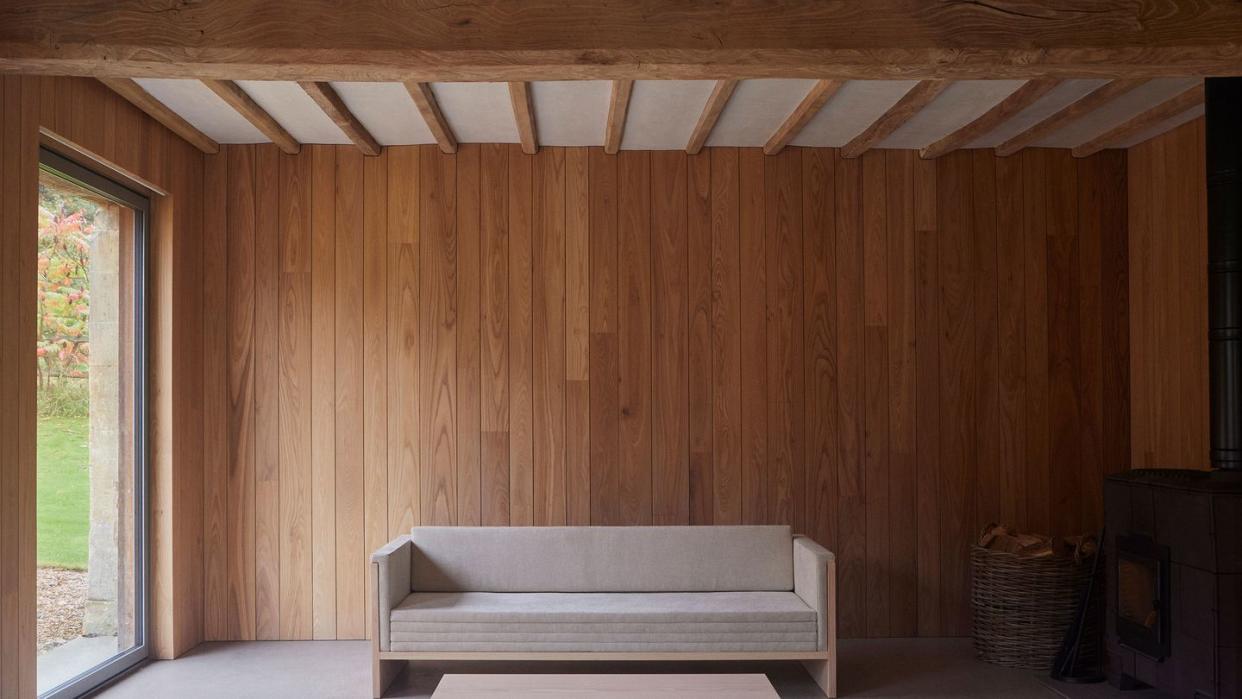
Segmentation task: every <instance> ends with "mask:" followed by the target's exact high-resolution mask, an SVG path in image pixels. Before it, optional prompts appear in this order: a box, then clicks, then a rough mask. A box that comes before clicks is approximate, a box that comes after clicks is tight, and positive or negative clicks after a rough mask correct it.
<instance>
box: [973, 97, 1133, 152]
mask: <svg viewBox="0 0 1242 699" xmlns="http://www.w3.org/2000/svg"><path fill="white" fill-rule="evenodd" d="M1145 82H1147V80H1145V79H1134V80H1114V81H1112V82H1109V83H1105V84H1103V85H1101V86H1099V87H1097V88H1096V89H1094V90H1092V91H1091V92H1088V93H1087V94H1086V95H1083V96H1082V97H1080V98H1078V99H1077V100H1075V101H1073V102H1071V103H1070V104H1068V105H1066V106H1065V107H1063V108H1061V109H1060V110H1058V111H1057V112H1056V113H1055V114H1052V115H1050V116H1048V117H1047V118H1046V119H1044V120H1043V121H1041V122H1039V123H1038V124H1035V125H1034V126H1032V127H1031V128H1029V129H1027V130H1026V131H1023V132H1022V133H1020V134H1018V135H1016V136H1014V137H1012V138H1010V139H1009V140H1008V141H1005V142H1004V143H1002V144H1000V145H999V146H997V147H996V154H997V155H1000V156H1007V155H1013V154H1014V153H1017V152H1018V151H1020V150H1022V149H1023V148H1026V147H1027V146H1029V145H1031V144H1032V143H1035V142H1036V141H1039V140H1041V139H1043V138H1044V137H1045V136H1049V135H1051V134H1054V133H1056V132H1057V131H1060V130H1061V129H1063V128H1065V127H1066V126H1068V125H1069V124H1071V123H1073V122H1075V121H1077V120H1078V119H1080V118H1082V117H1084V116H1086V115H1087V114H1090V113H1091V112H1094V111H1095V110H1097V109H1099V108H1100V107H1103V106H1104V105H1106V104H1108V103H1109V102H1112V101H1113V100H1115V99H1117V98H1118V97H1120V96H1122V95H1124V94H1126V93H1127V92H1129V91H1130V90H1133V89H1134V88H1136V87H1138V86H1139V85H1142V84H1143V83H1145Z"/></svg>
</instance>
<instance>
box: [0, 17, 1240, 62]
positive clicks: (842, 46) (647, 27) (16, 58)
mask: <svg viewBox="0 0 1242 699" xmlns="http://www.w3.org/2000/svg"><path fill="white" fill-rule="evenodd" d="M164 4H165V5H167V7H166V8H164V11H159V12H153V11H152V3H151V2H150V0H82V1H79V2H65V1H64V0H23V2H7V3H0V70H7V71H13V72H25V73H43V74H66V75H94V76H110V77H135V76H148V77H193V78H215V79H228V80H238V79H257V80H300V81H327V80H375V81H405V80H417V81H421V82H435V81H446V80H491V81H497V80H504V81H518V80H540V79H542V80H552V79H564V80H571V79H604V80H614V79H629V80H633V79H642V78H682V79H725V78H755V77H785V78H798V77H809V78H820V77H823V76H825V75H830V76H832V77H833V78H836V79H841V80H845V79H860V78H868V79H884V78H889V79H893V78H903V79H932V78H941V79H968V78H974V79H1006V78H1023V79H1025V78H1032V77H1061V78H1069V77H1104V78H1119V77H1127V78H1130V77H1154V76H1170V75H1173V76H1176V75H1183V76H1184V75H1192V76H1206V75H1239V74H1242V3H1238V2H1236V0H1199V1H1198V2H1168V0H1097V1H1096V2H1091V3H1077V4H1075V3H1061V4H1060V5H1059V6H1057V7H1052V6H1048V4H1047V3H1045V4H1039V3H1019V4H1016V5H1014V4H1013V3H1010V4H1009V5H1007V6H1006V7H1007V8H1008V9H1004V8H1002V9H999V10H998V9H997V8H996V7H995V6H994V4H990V3H983V2H915V1H913V0H873V1H872V2H868V3H866V6H865V7H862V6H860V4H859V3H849V2H822V0H772V2H762V3H760V2H745V3H685V2H677V3H650V2H610V3H600V2H598V0H564V1H563V2H553V1H552V0H530V1H529V2H523V3H521V9H520V21H514V19H515V10H514V5H513V3H512V0H443V1H442V2H435V3H421V2H420V3H414V2H404V3H333V2H329V1H328V0H307V2H306V3H304V4H305V5H307V9H306V10H305V11H301V12H290V11H289V8H288V6H287V3H274V2H270V0H213V2H200V3H184V2H183V3H164ZM1010 5H1011V6H1012V7H1010Z"/></svg>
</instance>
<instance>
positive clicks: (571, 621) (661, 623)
mask: <svg viewBox="0 0 1242 699" xmlns="http://www.w3.org/2000/svg"><path fill="white" fill-rule="evenodd" d="M391 623H392V626H391V628H392V638H391V648H392V650H401V651H442V652H449V651H495V652H500V651H511V652H517V651H527V652H529V651H550V652H551V651H559V652H570V651H589V652H604V651H614V652H615V651H683V652H689V651H712V652H721V651H804V650H815V649H816V644H817V631H816V629H817V627H816V616H815V612H814V610H812V609H811V608H810V607H808V606H807V605H806V604H805V603H804V602H803V601H802V600H801V599H800V598H799V597H798V596H797V595H795V594H793V593H792V592H770V591H757V592H657V593H557V592H534V593H489V592H460V593H435V592H422V593H414V594H411V595H410V596H409V597H407V598H406V599H405V600H404V601H403V602H402V603H401V604H400V605H398V606H397V607H396V608H395V609H393V611H392V617H391Z"/></svg>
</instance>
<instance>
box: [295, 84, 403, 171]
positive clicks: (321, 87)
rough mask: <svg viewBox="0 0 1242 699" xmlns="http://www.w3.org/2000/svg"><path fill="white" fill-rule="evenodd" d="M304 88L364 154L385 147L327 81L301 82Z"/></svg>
mask: <svg viewBox="0 0 1242 699" xmlns="http://www.w3.org/2000/svg"><path fill="white" fill-rule="evenodd" d="M298 84H299V85H301V86H302V89H303V90H305V91H306V94H308V95H310V98H311V99H313V100H315V104H317V105H319V108H320V109H322V110H323V112H324V114H327V115H328V118H329V119H331V120H332V121H333V123H335V124H336V125H337V126H338V127H340V129H341V131H344V132H345V136H346V137H348V138H349V140H351V141H353V142H354V145H355V146H358V150H360V151H362V154H363V155H379V154H380V151H381V150H383V148H382V147H381V146H380V144H379V142H378V141H376V140H375V138H374V137H372V136H371V132H369V131H367V128H366V127H365V126H363V125H362V122H361V121H358V117H356V116H354V113H353V112H351V111H349V107H346V106H345V102H344V100H342V99H341V96H340V95H338V94H336V90H334V89H332V86H331V85H329V84H328V83H326V82H299V83H298Z"/></svg>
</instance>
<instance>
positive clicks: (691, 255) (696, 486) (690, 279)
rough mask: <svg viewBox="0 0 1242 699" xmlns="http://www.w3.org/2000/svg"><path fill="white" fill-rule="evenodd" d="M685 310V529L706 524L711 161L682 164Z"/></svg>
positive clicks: (709, 509)
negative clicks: (687, 463)
mask: <svg viewBox="0 0 1242 699" xmlns="http://www.w3.org/2000/svg"><path fill="white" fill-rule="evenodd" d="M687 176H688V178H689V179H688V180H687V186H686V263H687V265H688V267H689V270H688V272H687V275H686V284H687V289H688V290H687V294H688V296H687V299H686V310H687V313H688V314H689V316H688V318H687V327H688V338H687V345H686V354H687V362H688V367H687V382H688V390H689V396H688V402H689V406H688V411H689V412H688V419H689V421H690V423H689V434H688V436H687V438H688V448H689V452H690V453H689V458H690V473H689V483H688V487H689V493H688V495H689V498H690V504H689V508H690V513H689V514H690V521H689V523H690V524H712V523H713V521H714V520H713V518H712V514H713V511H714V502H713V496H712V494H713V493H714V492H715V490H716V486H715V483H714V481H713V480H712V476H713V465H712V397H713V390H712V262H713V256H712V204H711V194H712V161H711V156H710V155H708V154H706V153H698V154H696V155H692V156H690V157H689V158H688V159H687Z"/></svg>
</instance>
